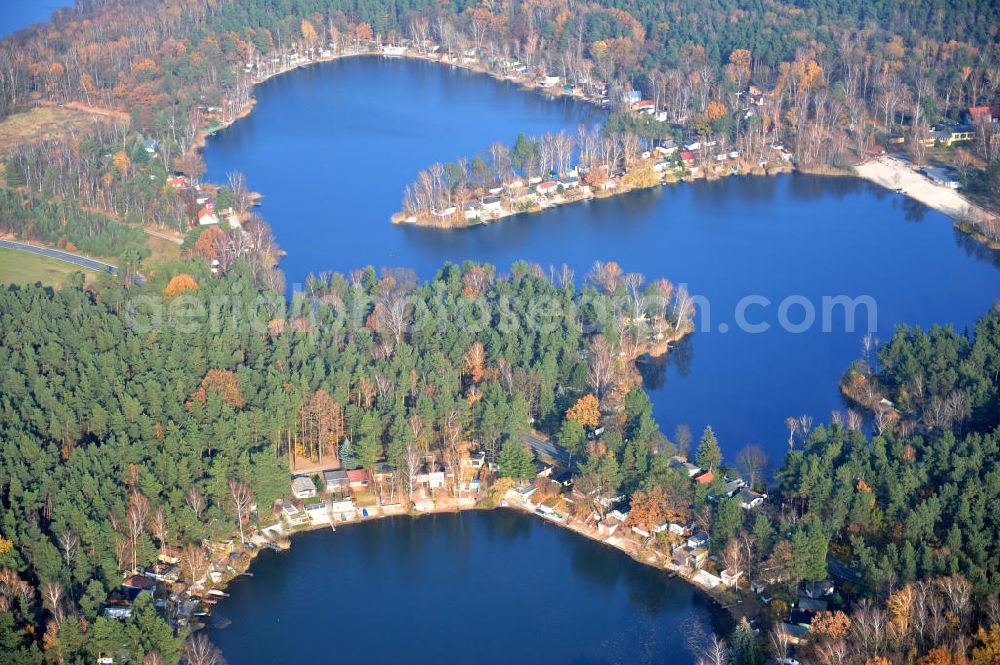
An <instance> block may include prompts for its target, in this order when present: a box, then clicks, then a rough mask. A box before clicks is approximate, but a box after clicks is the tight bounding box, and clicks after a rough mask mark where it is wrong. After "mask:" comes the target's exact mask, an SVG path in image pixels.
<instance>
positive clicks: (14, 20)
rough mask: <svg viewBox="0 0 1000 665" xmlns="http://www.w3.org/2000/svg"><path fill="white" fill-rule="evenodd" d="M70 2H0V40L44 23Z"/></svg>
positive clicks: (26, 0) (51, 0)
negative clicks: (33, 24) (22, 29)
mask: <svg viewBox="0 0 1000 665" xmlns="http://www.w3.org/2000/svg"><path fill="white" fill-rule="evenodd" d="M72 4H73V1H72V0H0V39H3V38H4V37H6V36H7V35H9V34H11V33H12V32H17V31H18V30H20V29H21V28H27V27H28V26H29V25H31V24H32V23H38V22H39V21H44V20H45V19H47V18H48V17H50V16H52V12H54V11H55V10H57V9H59V8H61V7H68V6H70V5H72Z"/></svg>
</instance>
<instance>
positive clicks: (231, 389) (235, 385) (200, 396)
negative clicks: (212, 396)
mask: <svg viewBox="0 0 1000 665" xmlns="http://www.w3.org/2000/svg"><path fill="white" fill-rule="evenodd" d="M210 390H211V391H214V392H216V393H218V394H219V395H220V396H221V397H222V401H223V402H225V403H226V404H228V405H229V406H231V407H233V408H234V409H242V408H243V407H244V406H245V405H246V400H245V399H243V387H242V385H241V384H240V380H239V377H237V376H236V375H235V374H233V373H232V372H230V371H229V370H227V369H210V370H208V374H206V375H205V378H204V379H202V380H201V385H200V386H199V387H198V390H196V391H195V392H194V394H193V395H191V398H192V399H195V400H198V401H199V402H204V401H205V400H206V399H207V398H208V391H210Z"/></svg>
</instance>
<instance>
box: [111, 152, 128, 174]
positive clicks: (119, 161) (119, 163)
mask: <svg viewBox="0 0 1000 665" xmlns="http://www.w3.org/2000/svg"><path fill="white" fill-rule="evenodd" d="M111 164H112V165H113V166H114V167H115V170H116V171H118V172H119V173H121V174H122V175H125V173H127V172H128V170H129V169H130V168H132V158H131V157H129V156H128V155H127V154H126V153H125V151H124V150H119V151H118V152H116V153H115V156H114V157H112V158H111Z"/></svg>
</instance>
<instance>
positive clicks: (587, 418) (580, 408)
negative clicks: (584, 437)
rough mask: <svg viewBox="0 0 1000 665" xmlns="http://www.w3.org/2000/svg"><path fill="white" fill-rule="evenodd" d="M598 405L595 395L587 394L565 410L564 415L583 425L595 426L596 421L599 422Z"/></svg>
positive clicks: (599, 409) (599, 412)
mask: <svg viewBox="0 0 1000 665" xmlns="http://www.w3.org/2000/svg"><path fill="white" fill-rule="evenodd" d="M600 406H601V405H600V402H598V401H597V397H596V396H594V395H593V394H587V395H584V396H583V397H581V398H580V399H579V400H577V402H576V404H574V405H573V406H571V407H570V408H569V410H568V411H566V417H567V418H569V419H570V420H575V421H576V422H578V423H580V424H581V425H583V426H584V427H597V425H598V423H600V422H601V408H600Z"/></svg>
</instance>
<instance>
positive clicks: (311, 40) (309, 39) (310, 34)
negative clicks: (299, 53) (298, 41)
mask: <svg viewBox="0 0 1000 665" xmlns="http://www.w3.org/2000/svg"><path fill="white" fill-rule="evenodd" d="M302 40H303V41H304V42H305V43H306V44H308V45H309V46H312V45H313V44H315V43H316V28H314V27H313V24H312V23H310V22H309V19H302Z"/></svg>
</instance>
